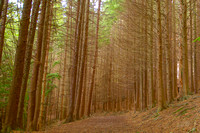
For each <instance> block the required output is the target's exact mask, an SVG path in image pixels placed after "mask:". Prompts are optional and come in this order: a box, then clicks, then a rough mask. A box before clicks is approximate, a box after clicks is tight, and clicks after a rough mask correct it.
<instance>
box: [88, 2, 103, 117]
mask: <svg viewBox="0 0 200 133" xmlns="http://www.w3.org/2000/svg"><path fill="white" fill-rule="evenodd" d="M100 8H101V0H99V6H98V16H97V27H96V38H95V39H96V43H95V44H96V48H95V57H94V66H93V71H92V81H91V86H90V87H91V88H90V92H89V102H88V110H87V116H89V115H90V111H91V110H90V109H91V104H92V92H93V88H94V80H95V72H96V64H97V59H98V37H99V34H98V33H99V18H100Z"/></svg>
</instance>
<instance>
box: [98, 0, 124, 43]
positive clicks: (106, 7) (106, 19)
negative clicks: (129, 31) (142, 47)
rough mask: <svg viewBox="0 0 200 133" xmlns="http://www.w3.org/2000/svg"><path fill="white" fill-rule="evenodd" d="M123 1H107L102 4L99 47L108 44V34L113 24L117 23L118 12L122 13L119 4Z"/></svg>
mask: <svg viewBox="0 0 200 133" xmlns="http://www.w3.org/2000/svg"><path fill="white" fill-rule="evenodd" d="M123 1H124V0H107V1H105V2H104V3H103V8H102V10H103V16H102V20H101V21H100V26H101V28H100V35H101V36H100V39H99V43H100V46H102V45H106V44H109V43H110V40H109V38H110V32H111V28H112V26H113V24H114V23H115V22H116V21H117V17H118V16H119V14H120V12H122V11H123V8H122V6H121V3H122V2H123Z"/></svg>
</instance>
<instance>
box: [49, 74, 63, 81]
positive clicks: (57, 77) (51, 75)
mask: <svg viewBox="0 0 200 133" xmlns="http://www.w3.org/2000/svg"><path fill="white" fill-rule="evenodd" d="M55 78H56V79H60V78H61V76H60V75H59V73H50V74H47V79H48V81H49V80H54V79H55Z"/></svg>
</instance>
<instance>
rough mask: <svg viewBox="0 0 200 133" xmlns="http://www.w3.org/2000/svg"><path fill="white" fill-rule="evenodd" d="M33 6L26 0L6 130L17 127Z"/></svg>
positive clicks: (30, 0)
mask: <svg viewBox="0 0 200 133" xmlns="http://www.w3.org/2000/svg"><path fill="white" fill-rule="evenodd" d="M31 7H32V0H24V5H23V13H22V18H21V23H20V28H19V37H18V43H17V49H16V55H15V64H14V69H13V72H14V73H13V80H12V85H11V89H10V94H9V98H8V105H7V111H6V121H5V125H4V131H5V132H6V131H7V128H11V129H14V128H16V124H17V123H16V122H17V110H18V103H19V97H20V89H21V85H22V77H23V71H24V58H25V52H26V45H27V35H28V27H29V19H30V12H31Z"/></svg>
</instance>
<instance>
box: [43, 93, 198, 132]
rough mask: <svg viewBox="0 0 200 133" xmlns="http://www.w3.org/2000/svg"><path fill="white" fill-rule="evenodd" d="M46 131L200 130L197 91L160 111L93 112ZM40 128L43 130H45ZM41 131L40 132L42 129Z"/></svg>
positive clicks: (55, 125) (57, 124)
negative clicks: (83, 117) (98, 113)
mask: <svg viewBox="0 0 200 133" xmlns="http://www.w3.org/2000/svg"><path fill="white" fill-rule="evenodd" d="M44 132H45V133H194V132H196V133H200V95H193V96H189V98H188V100H184V101H181V102H174V103H172V104H170V105H169V107H168V108H167V109H165V110H163V111H161V112H159V113H157V109H156V108H153V109H150V110H147V111H143V112H136V113H134V112H133V111H132V112H128V113H115V114H114V113H113V114H101V115H94V116H92V117H90V118H87V119H84V120H79V121H75V122H71V123H67V124H62V123H61V122H60V123H56V124H54V125H52V126H50V127H48V128H47V129H46V131H44ZM44 132H43V133H44ZM41 133H42V132H41Z"/></svg>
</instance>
